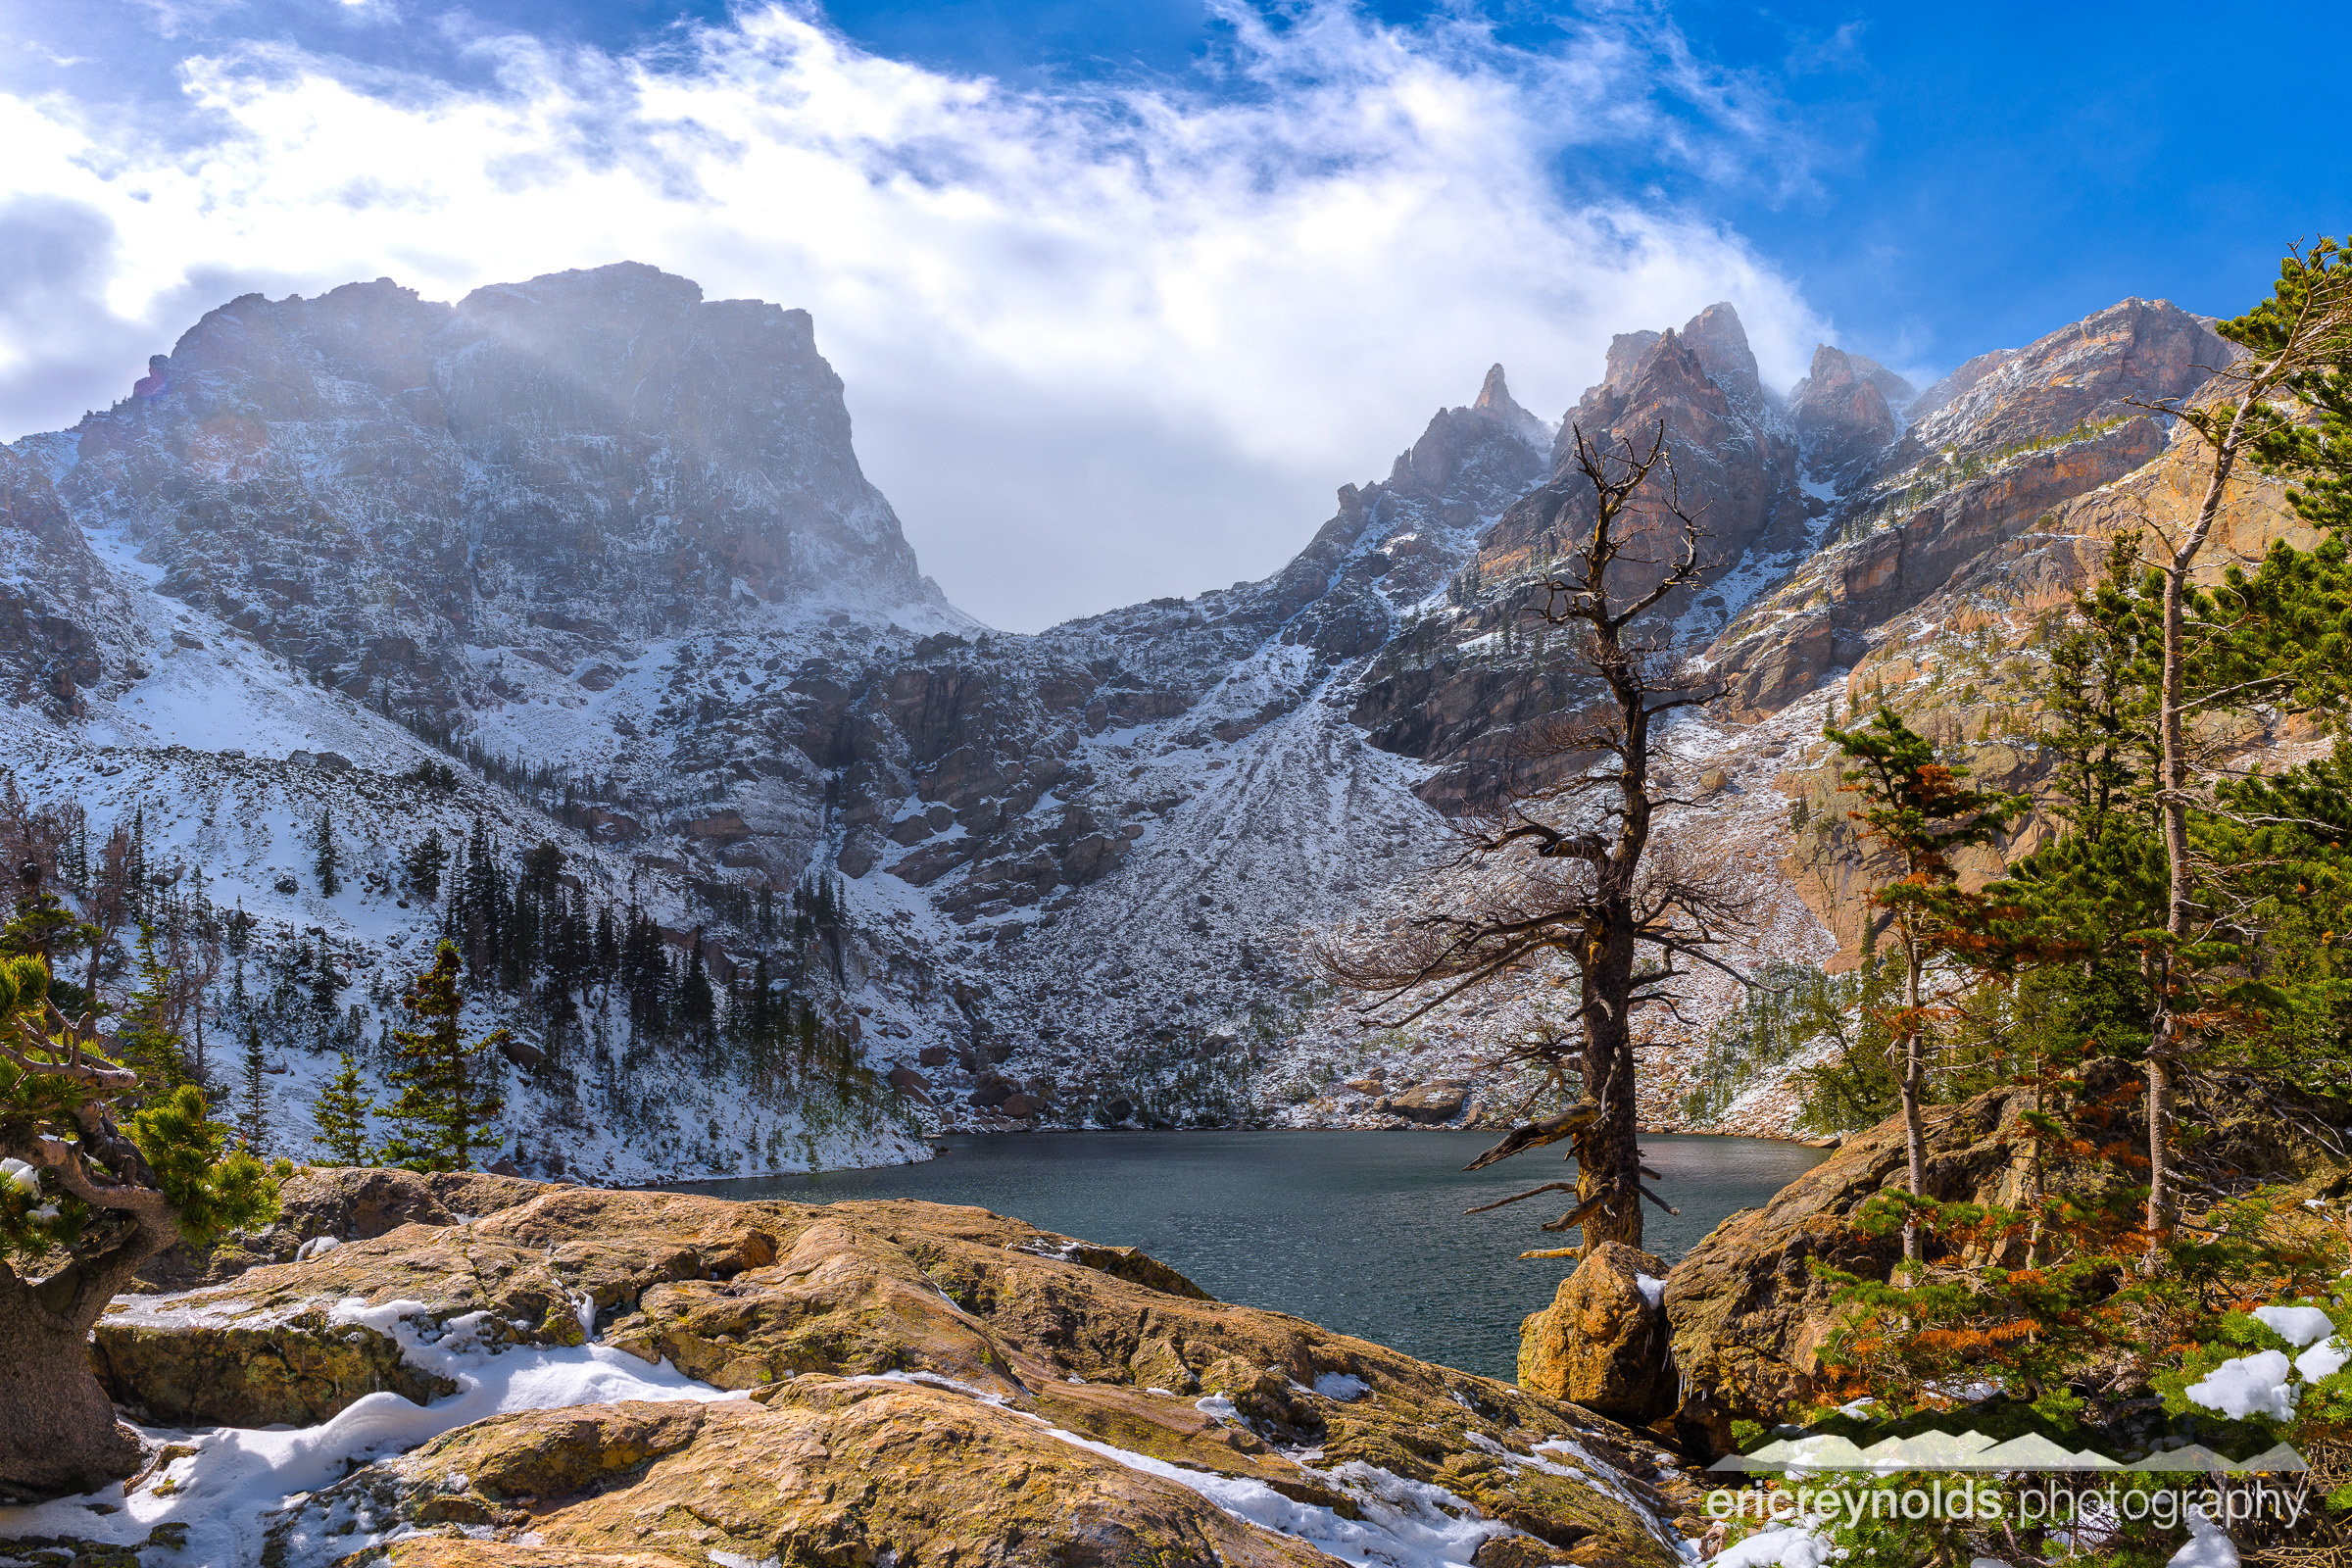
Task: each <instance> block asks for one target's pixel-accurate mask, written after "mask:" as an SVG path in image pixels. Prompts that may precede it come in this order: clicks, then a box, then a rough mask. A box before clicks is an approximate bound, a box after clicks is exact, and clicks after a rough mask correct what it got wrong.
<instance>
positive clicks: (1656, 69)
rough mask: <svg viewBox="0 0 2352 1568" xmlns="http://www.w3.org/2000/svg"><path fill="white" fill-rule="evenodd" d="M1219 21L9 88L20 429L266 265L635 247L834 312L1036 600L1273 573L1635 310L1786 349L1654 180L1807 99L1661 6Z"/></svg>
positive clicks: (1244, 15) (1632, 321) (1794, 152)
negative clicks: (1035, 76)
mask: <svg viewBox="0 0 2352 1568" xmlns="http://www.w3.org/2000/svg"><path fill="white" fill-rule="evenodd" d="M1221 15H1222V17H1223V19H1224V20H1225V22H1226V23H1227V24H1228V25H1229V36H1230V40H1231V41H1230V45H1229V47H1226V48H1224V49H1223V50H1222V51H1221V52H1219V53H1218V54H1217V55H1216V56H1215V57H1214V58H1212V59H1211V60H1210V61H1208V62H1207V63H1206V64H1205V65H1204V66H1203V68H1202V70H1201V73H1200V74H1199V76H1198V77H1197V78H1188V79H1185V80H1182V81H1171V80H1164V79H1161V80H1128V81H1119V82H1112V83H1107V84H1105V83H1100V82H1097V83H1089V84H1082V85H1077V86H1072V87H1068V88H1065V89H1057V90H1054V91H1034V90H1014V89H1011V88H1008V87H1005V86H1004V85H1002V84H1000V83H997V82H993V81H990V80H986V79H975V78H966V77H958V76H954V75H949V74H944V73H938V72H934V71H929V70H924V69H920V68H917V67H914V66H911V65H908V64H906V63H904V62H899V61H894V60H889V59H883V58H878V57H876V56H873V55H870V54H865V53H862V52H860V51H858V49H856V48H854V47H853V46H851V45H850V44H848V43H847V42H846V41H845V40H843V39H842V38H841V37H840V36H839V35H838V34H836V33H834V32H832V31H831V30H830V29H828V28H827V27H826V26H825V25H823V23H822V21H821V19H820V18H819V17H817V16H815V15H814V14H812V13H808V12H804V11H800V10H794V9H785V8H770V9H764V10H758V11H750V12H746V13H744V14H742V15H740V16H739V17H738V18H737V20H736V21H735V22H734V23H733V24H732V25H727V26H724V27H713V28H708V29H704V30H700V31H697V32H693V33H690V34H684V35H681V37H680V39H679V41H677V42H675V43H673V44H671V45H669V46H666V47H665V48H663V49H662V50H660V51H649V52H646V53H643V54H638V55H628V56H614V55H610V54H605V53H600V52H597V51H594V50H585V49H558V48H555V47H552V46H549V45H547V44H545V43H542V42H540V41H538V40H535V39H532V38H528V37H519V36H481V37H473V38H470V39H468V40H467V41H466V46H465V47H466V51H467V53H468V54H469V56H470V60H471V64H472V65H473V66H474V67H475V68H476V69H478V70H480V71H481V72H483V73H484V74H483V77H482V79H481V80H478V81H475V82H473V83H471V84H468V85H463V86H461V85H456V84H453V83H451V82H449V81H446V80H442V79H438V78H434V77H425V76H419V75H416V74H413V73H410V74H401V73H391V72H388V71H385V70H382V69H378V68H375V67H371V66H369V65H368V64H367V63H366V62H364V61H354V60H352V59H349V58H342V57H336V58H329V57H326V56H322V55H319V54H314V53H307V52H303V51H300V50H297V49H294V48H291V47H288V46H285V45H282V44H264V43H253V44H248V45H243V46H240V47H237V48H234V49H230V50H217V51H216V52H215V53H213V54H211V55H208V56H205V57H201V58H191V59H188V60H187V61H185V62H184V64H183V66H182V68H181V81H182V86H183V90H184V93H185V94H186V97H187V100H188V102H189V105H190V107H191V108H192V109H193V110H195V111H196V112H197V123H201V124H204V125H207V126H209V127H210V128H209V129H208V130H207V132H206V133H205V134H204V135H203V136H201V137H199V138H197V139H196V140H194V141H193V142H187V141H180V142H174V143H172V144H171V145H168V146H166V145H162V144H160V143H157V142H154V141H151V140H145V139H140V138H138V137H134V136H131V135H128V134H125V133H123V132H122V131H120V130H118V129H115V128H113V127H112V124H111V123H110V122H109V121H108V120H107V119H105V118H104V117H103V116H102V114H101V113H100V112H99V110H98V109H97V108H96V106H95V105H94V103H93V102H90V101H80V102H76V101H73V100H68V99H61V98H56V97H48V98H40V99H31V98H23V97H16V98H12V97H7V96H0V142H6V143H7V144H8V145H10V147H11V148H12V153H11V159H10V162H9V168H8V170H7V172H6V174H5V175H0V179H4V180H5V181H6V185H5V186H0V191H4V190H6V189H7V188H8V187H13V191H14V198H15V200H16V202H17V203H18V204H19V205H18V206H17V207H16V208H13V209H9V210H8V211H10V212H12V213H26V214H30V215H31V216H32V218H33V220H34V222H33V225H32V226H31V227H30V228H27V229H25V230H24V232H25V233H30V234H36V235H37V236H38V238H37V244H35V245H34V251H35V252H36V253H37V254H36V255H35V259H36V260H37V262H38V264H39V265H38V266H36V267H34V268H32V269H30V270H25V271H18V270H0V419H5V420H6V421H8V427H9V428H10V433H22V432H23V431H25V430H30V429H34V428H41V427H45V426H48V425H53V424H57V423H63V422H66V421H69V420H71V419H72V418H73V417H76V416H77V415H78V414H79V413H80V411H81V409H82V407H83V406H85V405H86V404H89V403H93V402H99V401H105V400H109V399H111V398H112V397H114V396H118V395H120V394H121V391H122V390H123V388H124V387H126V385H127V381H128V378H129V376H130V375H131V374H132V373H135V371H136V370H137V369H138V368H141V366H142V365H143V360H144V355H145V353H146V352H148V351H149V350H150V349H151V348H164V347H168V346H169V343H168V339H169V337H170V336H171V335H172V333H175V332H176V331H177V330H178V329H179V328H180V327H182V326H184V325H185V324H186V323H187V321H188V320H189V319H192V315H193V313H194V311H195V310H197V309H200V308H201V307H203V306H206V305H211V304H215V303H219V300H220V299H222V298H226V297H227V296H228V295H230V294H233V293H237V292H242V291H244V290H246V289H251V288H257V287H258V288H263V289H266V290H269V291H271V292H284V291H285V290H287V289H289V288H294V289H300V290H301V291H303V292H306V293H307V292H312V291H314V290H316V289H319V288H323V287H326V286H331V285H332V284H335V283H338V282H342V281H346V280H349V279H351V278H355V277H373V276H377V275H380V274H387V273H388V274H390V275H392V276H395V277H398V278H399V279H401V280H402V281H404V282H407V283H410V284H412V285H415V286H417V287H418V288H421V289H423V290H424V291H425V292H426V293H427V294H430V295H440V296H445V297H446V296H454V295H455V294H458V293H462V292H463V291H465V290H466V289H468V288H471V287H473V286H476V285H478V284H480V283H484V282H490V281H496V280H500V279H508V278H515V277H523V276H528V275H531V274H534V273H538V272H543V271H549V270H557V269H561V268H564V267H572V266H590V265H596V264H600V263H604V262H609V261H615V260H621V259H624V258H625V259H634V260H639V261H647V262H652V263H655V264H657V265H659V266H662V267H664V268H667V269H669V270H673V271H678V272H682V273H685V274H687V275H689V276H692V277H695V278H697V279H698V280H700V281H701V282H702V283H703V284H704V285H705V287H706V289H707V290H708V291H709V292H710V293H711V294H712V295H713V296H729V295H757V296H760V297H762V298H767V299H772V300H779V301H782V302H784V303H786V304H790V305H799V306H806V307H807V308H809V310H810V311H812V312H813V313H814V314H815V317H816V321H817V333H818V342H819V345H820V347H822V348H823V349H824V350H825V352H826V353H827V355H828V356H829V357H830V358H831V359H832V360H833V362H834V364H835V366H836V367H837V368H839V369H840V370H841V372H842V374H843V376H844V377H845V379H846V380H847V381H848V383H849V387H850V398H851V407H852V410H853V412H854V413H855V415H856V416H857V417H858V443H859V448H860V452H861V454H862V455H863V456H864V458H865V460H866V463H867V466H868V467H869V469H870V470H871V472H872V473H873V474H874V476H875V478H876V479H877V481H878V482H880V483H881V484H882V486H883V488H884V489H885V491H886V492H887V493H888V494H889V495H890V496H891V498H892V500H893V501H894V503H896V505H897V506H898V508H899V511H900V513H901V515H902V516H903V517H904V518H905V520H906V522H907V531H908V533H909V536H910V537H911V538H912V539H913V540H914V542H915V544H916V547H917V548H918V550H920V551H921V552H922V554H923V557H924V560H925V563H926V564H927V566H928V567H929V568H930V569H931V570H932V571H933V572H934V574H936V575H937V576H938V577H939V578H940V580H941V581H942V583H943V584H944V585H945V586H946V587H947V589H948V591H949V592H950V594H951V595H952V596H954V597H956V599H957V600H958V601H959V602H961V603H962V604H964V605H965V606H966V607H967V608H968V609H970V610H972V611H973V612H975V613H979V614H980V615H982V616H983V617H984V618H988V619H991V620H994V621H996V622H998V623H1000V624H1005V625H1010V626H1015V627H1031V626H1036V625H1040V624H1043V623H1045V622H1047V621H1050V620H1052V619H1054V618H1058V617H1060V616H1062V615H1065V614H1071V613H1081V612H1084V611H1088V610H1094V609H1100V608H1104V607H1107V606H1109V605H1112V604H1116V603H1121V602H1125V601H1128V600H1132V599H1136V598H1141V597H1146V596H1150V595H1155V594H1163V593H1170V592H1193V591H1198V590H1199V589H1201V588H1202V587H1207V586H1214V585H1218V584H1221V583H1223V582H1225V581H1229V580H1232V579H1235V578H1238V577H1242V576H1247V575H1256V574H1258V573H1261V572H1263V571H1266V570H1269V569H1271V568H1272V567H1274V566H1275V565H1277V564H1280V562H1281V561H1282V560H1283V559H1285V558H1286V557H1287V556H1288V555H1289V554H1290V553H1291V552H1292V551H1293V550H1295V549H1296V548H1297V546H1298V545H1299V543H1300V542H1301V541H1302V540H1303V538H1304V536H1305V535H1306V533H1307V532H1308V531H1309V530H1311V529H1312V527H1313V526H1314V525H1315V524H1316V523H1317V522H1318V521H1319V520H1320V519H1321V518H1322V517H1323V516H1324V515H1328V512H1329V510H1330V504H1329V495H1330V491H1331V488H1332V487H1333V486H1334V485H1336V484H1337V483H1339V482H1341V481H1343V480H1348V479H1360V478H1363V477H1367V476H1371V475H1373V474H1376V473H1378V472H1383V471H1385V469H1386V466H1387V460H1388V458H1389V457H1390V455H1392V454H1393V453H1394V452H1395V451H1396V450H1397V449H1398V448H1399V447H1401V446H1403V445H1404V444H1406V443H1408V442H1409V441H1410V440H1411V438H1412V437H1413V436H1414V435H1415V434H1417V433H1418V430H1419V427H1420V424H1421V422H1422V421H1423V420H1424V419H1426V417H1428V415H1429V413H1430V411H1431V410H1432V409H1433V408H1435V407H1437V406H1439V405H1440V404H1442V403H1452V402H1461V401H1465V400H1466V399H1467V398H1468V397H1469V396H1470V395H1471V393H1473V392H1474V391H1475V390H1476V388H1477V385H1478V380H1479V377H1480V375H1481V374H1482V373H1483V371H1484V370H1485V368H1486V366H1487V365H1488V364H1489V363H1490V362H1492V361H1495V360H1497V359H1499V360H1501V361H1503V362H1504V363H1505V364H1506V365H1507V366H1508V367H1509V368H1510V371H1511V376H1512V384H1513V387H1514V389H1515V390H1517V391H1518V392H1519V393H1520V395H1521V397H1522V398H1523V399H1524V400H1526V401H1528V402H1530V403H1531V404H1532V405H1534V406H1536V407H1537V408H1538V409H1539V410H1540V411H1541V412H1544V413H1546V414H1552V415H1556V414H1557V413H1558V412H1559V410H1560V409H1561V408H1563V407H1564V406H1566V405H1567V404H1568V403H1569V402H1570V401H1572V400H1573V399H1574V397H1575V396H1576V395H1577V393H1578V392H1579V391H1580V390H1581V389H1582V387H1583V386H1584V385H1585V384H1586V383H1587V382H1589V381H1591V380H1593V379H1594V378H1596V376H1597V373H1598V369H1599V364H1600V357H1601V353H1602V351H1603V349H1604V348H1605V346H1606V344H1607V341H1608V337H1609V334H1611V333H1612V332H1615V331H1622V330H1628V329H1631V328H1633V327H1635V326H1642V325H1664V324H1668V323H1671V322H1674V321H1679V320H1681V319H1685V318H1686V317H1688V316H1690V315H1691V314H1692V313H1693V312H1694V311H1696V310H1697V309H1699V308H1701V307H1703V306H1704V305H1706V304H1708V303H1710V302H1712V301H1714V300H1717V299H1727V298H1728V299H1731V300H1733V301H1734V302H1735V303H1737V304H1738V305H1739V307H1740V313H1741V315H1742V316H1743V317H1744V318H1745V319H1746V320H1747V322H1748V324H1749V329H1750V332H1751V334H1752V335H1753V337H1754V338H1755V340H1756V346H1757V351H1758V354H1759V356H1760V357H1761V358H1762V359H1763V360H1764V361H1765V364H1766V366H1767V369H1768V373H1771V374H1774V375H1776V376H1777V377H1778V378H1780V379H1782V380H1784V381H1785V380H1787V379H1790V378H1793V377H1794V376H1795V375H1796V374H1798V373H1800V372H1801V368H1802V365H1803V363H1804V361H1805V359H1806V357H1807V356H1808V355H1809V353H1810V350H1811V346H1812V344H1813V342H1814V341H1815V339H1816V337H1817V336H1820V335H1822V327H1821V323H1820V322H1819V321H1818V320H1817V319H1816V318H1815V317H1814V315H1813V313H1812V312H1811V311H1810V310H1808V308H1807V307H1806V306H1805V304H1804V302H1803V300H1802V299H1801V297H1800V296H1799V294H1798V291H1797V290H1796V288H1795V287H1794V286H1793V285H1792V284H1791V283H1790V282H1789V280H1788V279H1786V278H1783V277H1781V276H1779V275H1777V274H1776V273H1775V272H1774V271H1773V270H1771V269H1770V268H1769V267H1768V266H1766V265H1764V264H1763V263H1761V262H1760V261H1759V260H1758V259H1757V258H1756V257H1755V256H1754V255H1753V254H1751V253H1750V251H1749V250H1748V249H1747V247H1746V246H1745V245H1744V244H1743V243H1742V242H1741V241H1740V238H1739V236H1738V235H1736V234H1733V233H1730V232H1727V231H1725V230H1724V229H1722V228H1720V227H1718V226H1716V225H1714V224H1712V223H1710V222H1708V221H1705V220H1704V219H1703V218H1701V217H1698V216H1694V215H1693V214H1692V213H1691V212H1690V211H1688V210H1686V209H1684V208H1682V207H1680V206H1675V205H1671V204H1667V203H1665V202H1663V201H1662V200H1659V199H1656V198H1644V197H1642V195H1641V190H1642V187H1643V183H1644V181H1646V179H1647V178H1648V177H1649V176H1650V175H1651V174H1654V173H1655V172H1658V171H1661V170H1672V171H1675V172H1678V173H1680V174H1681V175H1684V176H1687V177H1688V178H1691V179H1694V180H1700V181H1705V180H1715V181H1726V182H1734V181H1736V182H1746V183H1747V184H1749V185H1750V186H1751V187H1752V186H1753V185H1756V184H1762V185H1765V186H1775V185H1777V184H1786V182H1788V181H1789V180H1792V179H1797V180H1801V179H1803V178H1805V177H1807V176H1806V174H1805V172H1804V171H1805V169H1806V167H1807V159H1806V158H1805V156H1804V149H1803V146H1802V136H1801V133H1800V132H1799V131H1797V130H1796V129H1794V128H1792V126H1791V124H1790V123H1789V119H1788V117H1787V116H1785V115H1783V114H1781V113H1780V112H1779V111H1778V110H1777V108H1776V107H1775V105H1774V103H1773V100H1772V97H1771V94H1770V92H1769V89H1768V85H1767V84H1764V83H1760V82H1757V81H1755V80H1753V79H1749V78H1744V77H1735V76H1731V75H1728V74H1726V73H1722V72H1719V71H1715V70H1713V69H1711V68H1708V67H1706V66H1704V65H1703V64H1702V63H1700V62H1698V61H1696V60H1695V59H1694V57H1693V56H1692V54H1691V50H1690V49H1689V48H1688V46H1687V45H1686V44H1685V43H1684V42H1683V40H1682V39H1681V37H1680V35H1679V34H1678V33H1676V32H1675V31H1674V29H1673V28H1672V26H1671V25H1670V23H1668V22H1667V21H1666V20H1665V19H1664V18H1663V17H1660V16H1658V15H1655V14H1653V13H1648V12H1642V13H1641V14H1639V15H1635V14H1632V13H1601V14H1598V15H1597V16H1595V17H1593V18H1589V19H1588V20H1586V21H1585V22H1582V23H1580V24H1578V25H1576V26H1574V27H1570V28H1565V29H1563V30H1562V31H1561V33H1560V34H1559V36H1558V38H1557V40H1556V41H1555V42H1553V43H1552V44H1550V45H1549V46H1547V47H1542V48H1528V47H1515V46H1511V45H1507V44H1505V43H1503V42H1500V41H1498V40H1497V38H1496V37H1495V35H1494V34H1493V33H1492V32H1491V31H1490V30H1489V29H1488V28H1487V27H1486V26H1484V25H1480V24H1478V23H1476V22H1474V21H1470V20H1464V19H1461V18H1457V17H1441V18H1439V19H1437V20H1435V21H1432V22H1429V23H1427V24H1424V25H1418V26H1414V27H1392V26H1383V25H1377V24H1375V23H1373V22H1371V21H1369V20H1367V19H1365V18H1364V17H1362V16H1361V15H1359V14H1358V13H1356V12H1355V11H1353V10H1352V9H1349V8H1348V7H1345V6H1341V5H1336V4H1323V5H1309V6H1302V7H1298V8H1294V9H1289V10H1285V11H1282V12H1279V13H1270V12H1265V11H1260V10H1257V9H1251V8H1245V7H1242V6H1239V5H1234V4H1228V5H1227V6H1226V7H1225V8H1224V9H1223V11H1222V12H1221ZM412 25H415V24H412ZM26 204H30V205H26ZM9 224H10V220H9V219H7V218H5V217H0V234H8V233H13V232H14V230H13V229H12V228H11V227H10V226H8V225H9ZM207 291H209V296H211V297H208V293H207ZM134 350H135V353H134V352H133V351H134Z"/></svg>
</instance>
